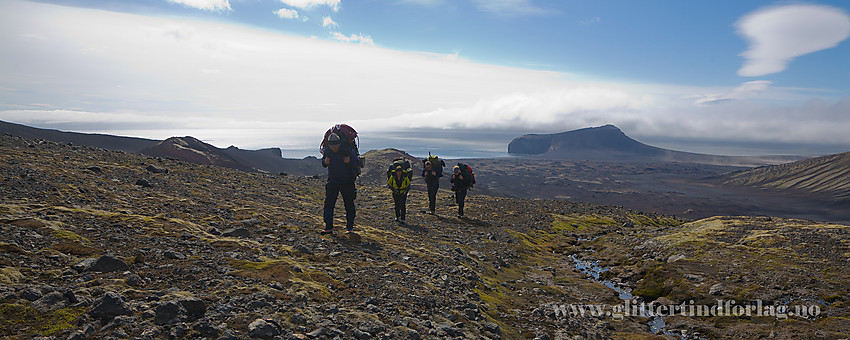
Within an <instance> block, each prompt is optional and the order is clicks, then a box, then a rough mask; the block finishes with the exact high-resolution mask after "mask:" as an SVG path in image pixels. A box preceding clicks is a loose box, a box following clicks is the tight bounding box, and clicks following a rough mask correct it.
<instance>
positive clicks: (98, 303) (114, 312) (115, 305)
mask: <svg viewBox="0 0 850 340" xmlns="http://www.w3.org/2000/svg"><path fill="white" fill-rule="evenodd" d="M132 313H133V310H132V309H131V308H130V305H129V304H127V302H125V301H124V296H122V295H121V294H118V293H116V292H106V293H104V294H103V295H102V296H101V297H100V298H98V299H97V300H95V302H94V304H93V305H92V308H91V309H90V310H89V315H91V316H92V317H94V318H96V319H102V320H109V319H112V318H114V317H116V316H119V315H130V314H132Z"/></svg>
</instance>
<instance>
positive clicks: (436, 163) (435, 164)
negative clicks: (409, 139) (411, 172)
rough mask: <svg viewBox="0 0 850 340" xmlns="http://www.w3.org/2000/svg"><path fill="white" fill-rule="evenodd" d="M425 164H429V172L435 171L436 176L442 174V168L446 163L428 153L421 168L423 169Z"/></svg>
mask: <svg viewBox="0 0 850 340" xmlns="http://www.w3.org/2000/svg"><path fill="white" fill-rule="evenodd" d="M425 162H431V170H434V171H436V172H437V173H438V174H442V173H443V168H444V167H445V166H446V162H445V161H443V160H442V159H440V157H437V156H432V155H431V152H430V151H429V152H428V158H425V159H423V160H422V168H423V169H424V168H425Z"/></svg>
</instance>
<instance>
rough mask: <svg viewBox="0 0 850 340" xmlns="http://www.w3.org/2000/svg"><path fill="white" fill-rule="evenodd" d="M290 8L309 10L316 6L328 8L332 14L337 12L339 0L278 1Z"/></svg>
mask: <svg viewBox="0 0 850 340" xmlns="http://www.w3.org/2000/svg"><path fill="white" fill-rule="evenodd" d="M280 2H282V3H284V4H286V5H289V6H290V7H295V8H301V9H310V8H313V7H316V6H328V7H330V8H331V9H332V10H333V11H334V12H337V11H339V4H340V0H280Z"/></svg>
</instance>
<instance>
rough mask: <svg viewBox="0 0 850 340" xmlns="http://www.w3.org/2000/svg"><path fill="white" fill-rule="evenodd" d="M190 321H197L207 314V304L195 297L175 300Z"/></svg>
mask: <svg viewBox="0 0 850 340" xmlns="http://www.w3.org/2000/svg"><path fill="white" fill-rule="evenodd" d="M177 302H178V303H180V306H181V307H183V310H185V311H186V315H187V316H188V317H189V318H190V319H197V318H200V317H202V316H204V314H205V313H206V312H207V304H206V303H204V301H203V300H201V299H198V298H195V297H184V298H181V299H178V300H177Z"/></svg>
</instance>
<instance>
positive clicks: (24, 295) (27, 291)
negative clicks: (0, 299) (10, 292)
mask: <svg viewBox="0 0 850 340" xmlns="http://www.w3.org/2000/svg"><path fill="white" fill-rule="evenodd" d="M41 296H42V294H41V290H40V289H36V288H35V287H27V288H24V289H23V290H21V292H20V293H18V297H20V298H21V299H25V300H29V301H36V300H38V299H41Z"/></svg>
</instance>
